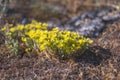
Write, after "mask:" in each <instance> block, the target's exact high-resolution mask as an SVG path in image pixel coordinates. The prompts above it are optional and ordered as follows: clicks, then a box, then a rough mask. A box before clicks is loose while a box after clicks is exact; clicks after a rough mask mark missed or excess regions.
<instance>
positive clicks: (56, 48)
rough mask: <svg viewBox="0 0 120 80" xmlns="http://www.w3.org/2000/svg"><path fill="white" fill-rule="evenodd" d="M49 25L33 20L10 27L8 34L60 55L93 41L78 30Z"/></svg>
mask: <svg viewBox="0 0 120 80" xmlns="http://www.w3.org/2000/svg"><path fill="white" fill-rule="evenodd" d="M47 27H48V24H46V23H40V22H37V21H32V23H31V24H27V25H25V26H24V25H17V26H15V27H11V28H9V31H8V32H7V34H8V33H9V34H11V35H10V36H11V38H13V39H14V38H15V37H18V36H19V37H20V39H21V41H22V42H24V43H25V44H27V45H28V47H30V46H34V45H36V46H37V47H38V48H39V49H40V50H50V51H52V52H53V53H54V54H59V55H60V56H65V55H69V54H72V53H73V52H75V51H77V50H81V51H82V50H83V49H86V48H87V47H88V45H89V44H91V43H92V42H93V41H92V40H90V39H88V38H85V37H83V36H80V35H79V34H77V33H76V32H70V31H67V30H59V29H58V28H53V29H52V30H51V31H49V30H47ZM2 30H5V29H4V28H3V29H2ZM13 35H14V37H13ZM31 41H32V42H31Z"/></svg>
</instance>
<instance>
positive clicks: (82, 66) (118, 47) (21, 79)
mask: <svg viewBox="0 0 120 80" xmlns="http://www.w3.org/2000/svg"><path fill="white" fill-rule="evenodd" d="M53 1H54V0H53ZM76 1H77V0H76ZM63 4H64V3H63ZM70 4H71V3H69V5H70ZM81 8H84V7H81ZM69 9H70V8H69V7H68V11H69ZM83 11H84V10H83ZM73 14H74V10H73V12H71V14H69V15H70V16H71V15H73ZM76 14H77V13H76ZM62 17H64V16H62ZM47 18H48V17H47ZM0 36H1V37H2V34H0ZM93 40H94V44H92V45H91V46H90V47H89V49H88V50H87V51H86V52H85V53H84V54H83V55H80V56H77V57H74V58H72V59H69V60H55V59H54V60H53V59H49V58H47V57H46V56H45V55H44V54H42V53H41V54H40V55H37V54H36V55H32V56H27V55H24V56H23V57H19V56H14V55H12V54H11V53H10V51H9V50H8V49H7V48H6V46H5V45H4V44H3V42H4V37H3V38H1V39H0V80H120V21H118V22H115V23H113V24H110V25H107V28H106V29H105V30H104V31H103V33H102V34H101V35H100V36H99V37H98V38H95V39H93Z"/></svg>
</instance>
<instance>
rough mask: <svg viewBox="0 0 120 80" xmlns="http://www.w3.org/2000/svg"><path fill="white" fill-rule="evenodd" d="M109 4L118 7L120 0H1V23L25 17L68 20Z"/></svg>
mask: <svg viewBox="0 0 120 80" xmlns="http://www.w3.org/2000/svg"><path fill="white" fill-rule="evenodd" d="M109 6H113V7H117V8H118V7H119V6H120V0H0V19H1V23H0V25H2V24H5V23H18V22H20V21H22V19H24V18H27V19H28V20H29V21H31V20H32V19H35V20H39V21H45V20H52V21H55V22H57V21H58V22H59V21H61V22H66V21H67V20H69V19H71V18H72V17H73V16H75V15H78V16H79V15H80V14H81V13H83V12H85V11H88V10H93V9H96V8H101V7H109Z"/></svg>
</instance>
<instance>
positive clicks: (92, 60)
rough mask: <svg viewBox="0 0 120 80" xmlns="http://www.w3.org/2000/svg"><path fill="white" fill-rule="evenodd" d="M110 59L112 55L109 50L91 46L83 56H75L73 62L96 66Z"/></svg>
mask: <svg viewBox="0 0 120 80" xmlns="http://www.w3.org/2000/svg"><path fill="white" fill-rule="evenodd" d="M110 57H112V54H111V52H110V51H109V50H106V49H104V48H102V47H100V46H93V47H89V49H88V50H86V51H85V53H84V54H82V55H80V56H75V58H74V60H75V62H84V63H88V64H92V65H95V66H97V65H99V64H100V63H102V62H103V61H106V60H107V59H109V58H110Z"/></svg>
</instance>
